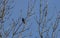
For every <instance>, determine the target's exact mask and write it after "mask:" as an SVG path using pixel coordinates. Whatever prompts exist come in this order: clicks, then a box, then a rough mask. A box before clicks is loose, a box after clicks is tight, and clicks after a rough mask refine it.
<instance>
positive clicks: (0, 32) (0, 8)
mask: <svg viewBox="0 0 60 38" xmlns="http://www.w3.org/2000/svg"><path fill="white" fill-rule="evenodd" d="M11 1H12V0H11ZM11 1H9V0H0V37H1V38H7V37H6V36H7V35H6V33H7V32H6V33H5V31H4V22H6V21H7V20H8V19H9V17H10V15H11V13H10V9H12V8H13V6H10V4H8V3H9V2H11Z"/></svg>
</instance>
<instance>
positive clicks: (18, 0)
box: [4, 0, 60, 38]
mask: <svg viewBox="0 0 60 38" xmlns="http://www.w3.org/2000/svg"><path fill="white" fill-rule="evenodd" d="M42 1H43V5H42V6H43V7H44V6H45V5H44V4H45V2H44V1H45V0H42ZM47 1H48V16H47V19H49V18H51V17H53V18H52V21H54V20H55V18H56V16H57V14H58V13H57V12H58V11H60V0H47ZM33 3H34V0H31V4H33ZM13 5H14V7H13V8H12V10H10V14H11V16H10V17H9V19H8V20H7V19H6V22H5V23H4V30H7V29H8V28H10V29H11V25H9V24H11V23H12V19H14V21H15V22H16V21H17V19H18V18H19V17H20V18H26V16H27V8H28V0H14V3H10V6H13ZM39 5H40V0H36V3H35V7H34V9H33V12H32V13H34V12H35V14H34V15H33V16H31V17H30V18H29V21H28V22H27V21H26V23H27V26H26V28H27V27H30V29H29V30H27V31H25V32H23V33H22V38H23V37H24V36H27V37H25V38H40V36H39V33H38V24H37V23H36V21H35V19H36V18H35V16H38V17H37V19H39ZM21 9H22V12H21ZM6 16H7V15H6ZM7 17H8V16H7ZM20 21H21V19H20ZM47 25H48V26H50V25H49V24H47ZM59 25H60V23H59ZM22 26H23V25H22ZM16 28H18V25H16ZM21 28H22V27H21ZM21 28H19V30H18V32H19V31H20V30H21ZM48 28H49V27H48ZM59 28H60V26H59V27H58V29H59ZM30 32H32V36H29V34H30ZM51 32H52V29H50V32H49V34H50V38H51ZM18 35H19V34H17V35H16V36H14V38H18ZM44 35H45V34H44ZM57 36H58V37H57V38H60V32H59V33H58V35H57ZM8 38H12V31H11V33H10V35H9V36H8Z"/></svg>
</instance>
